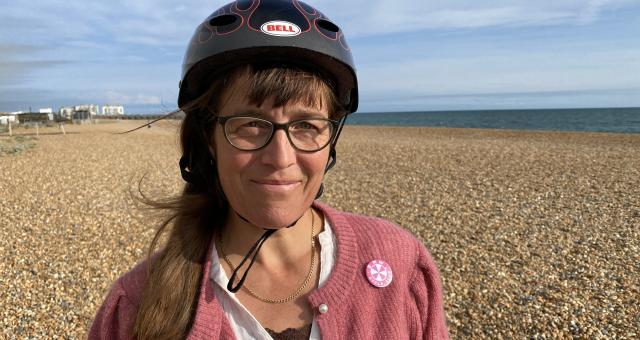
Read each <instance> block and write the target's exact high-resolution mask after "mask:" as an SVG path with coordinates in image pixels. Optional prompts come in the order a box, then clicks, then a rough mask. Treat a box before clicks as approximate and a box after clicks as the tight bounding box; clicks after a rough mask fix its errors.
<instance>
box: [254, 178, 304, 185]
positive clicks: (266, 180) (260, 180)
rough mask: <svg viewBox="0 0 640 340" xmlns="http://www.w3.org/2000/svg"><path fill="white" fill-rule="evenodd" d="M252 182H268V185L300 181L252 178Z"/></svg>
mask: <svg viewBox="0 0 640 340" xmlns="http://www.w3.org/2000/svg"><path fill="white" fill-rule="evenodd" d="M254 182H256V183H258V184H268V185H288V184H295V183H298V182H300V181H293V180H272V179H257V180H254Z"/></svg>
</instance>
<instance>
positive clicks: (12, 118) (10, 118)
mask: <svg viewBox="0 0 640 340" xmlns="http://www.w3.org/2000/svg"><path fill="white" fill-rule="evenodd" d="M9 123H11V124H15V123H16V113H15V112H0V125H8V124H9Z"/></svg>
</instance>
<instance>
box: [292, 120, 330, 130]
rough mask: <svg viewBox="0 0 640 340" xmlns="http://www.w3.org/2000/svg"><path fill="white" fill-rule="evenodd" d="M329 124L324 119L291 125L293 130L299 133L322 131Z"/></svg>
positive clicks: (303, 121) (302, 121)
mask: <svg viewBox="0 0 640 340" xmlns="http://www.w3.org/2000/svg"><path fill="white" fill-rule="evenodd" d="M327 124H328V122H326V121H324V120H322V119H309V120H301V121H298V122H295V123H294V124H292V125H291V129H292V130H297V131H314V132H315V131H320V130H322V129H324V128H325V127H326V125H327Z"/></svg>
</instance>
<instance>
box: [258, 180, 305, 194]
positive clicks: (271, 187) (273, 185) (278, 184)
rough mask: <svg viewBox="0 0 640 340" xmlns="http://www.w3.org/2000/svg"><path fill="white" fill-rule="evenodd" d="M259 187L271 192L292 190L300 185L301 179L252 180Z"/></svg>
mask: <svg viewBox="0 0 640 340" xmlns="http://www.w3.org/2000/svg"><path fill="white" fill-rule="evenodd" d="M252 182H253V183H255V184H256V185H257V186H258V187H259V188H261V189H262V190H265V191H271V192H286V191H289V190H293V189H295V188H297V187H298V185H300V183H301V181H295V180H275V179H258V180H252Z"/></svg>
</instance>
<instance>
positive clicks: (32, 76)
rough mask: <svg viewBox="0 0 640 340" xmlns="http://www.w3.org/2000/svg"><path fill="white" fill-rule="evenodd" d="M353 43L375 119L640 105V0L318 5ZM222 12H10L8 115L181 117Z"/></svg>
mask: <svg viewBox="0 0 640 340" xmlns="http://www.w3.org/2000/svg"><path fill="white" fill-rule="evenodd" d="M307 2H308V3H309V4H311V5H313V6H315V7H317V8H319V9H320V10H321V11H322V12H324V14H326V15H327V16H328V17H329V18H331V19H332V20H333V21H335V22H336V23H338V25H340V26H341V27H342V29H343V30H344V31H345V33H346V36H347V39H348V41H349V43H350V45H351V48H352V50H353V53H354V58H355V60H356V64H357V67H358V76H359V81H360V94H361V100H360V103H361V104H360V109H359V111H361V112H371V111H405V110H411V111H413V110H455V109H463V110H464V109H509V108H555V107H625V106H626V107H628V106H640V34H639V33H640V1H637V0H633V1H631V0H563V1H549V0H538V1H522V0H488V1H471V0H433V1H432V0H394V1H371V0H369V1H364V0H349V1H344V0H340V1H337V0H318V1H311V0H310V1H307ZM224 3H226V2H220V1H196V0H191V1H185V0H182V1H177V0H175V1H174V0H137V1H124V0H116V1H93V2H89V1H79V0H40V1H38V0H33V1H11V3H10V2H9V1H8V0H0V111H16V110H28V109H29V107H31V108H33V109H37V108H41V107H52V108H54V110H57V109H58V108H59V107H60V106H61V105H77V104H83V103H95V104H99V105H102V104H107V103H119V104H123V105H125V110H127V111H129V112H157V111H161V110H171V109H173V108H175V106H176V104H175V103H176V98H177V94H178V86H177V85H178V81H179V78H180V66H181V63H182V57H183V53H184V50H185V48H186V44H187V42H188V40H189V38H190V37H191V34H192V33H193V30H194V29H195V27H196V26H197V25H198V24H199V23H200V22H201V21H202V19H204V18H205V17H206V16H208V15H209V14H210V13H211V12H213V11H214V10H215V9H217V8H218V7H220V6H222V5H223V4H224Z"/></svg>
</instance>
